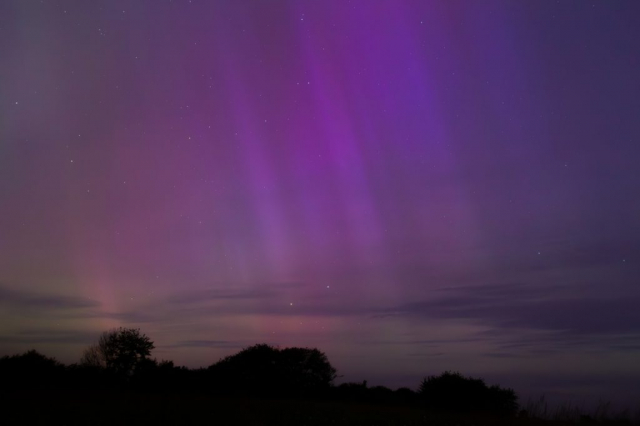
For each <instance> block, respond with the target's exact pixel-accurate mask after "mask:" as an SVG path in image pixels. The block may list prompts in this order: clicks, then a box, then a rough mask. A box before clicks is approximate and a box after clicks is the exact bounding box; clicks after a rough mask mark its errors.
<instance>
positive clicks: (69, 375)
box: [0, 328, 518, 416]
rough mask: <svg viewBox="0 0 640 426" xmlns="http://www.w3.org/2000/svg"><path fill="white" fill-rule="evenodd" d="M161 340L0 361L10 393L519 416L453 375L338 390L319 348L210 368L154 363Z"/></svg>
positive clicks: (492, 390)
mask: <svg viewBox="0 0 640 426" xmlns="http://www.w3.org/2000/svg"><path fill="white" fill-rule="evenodd" d="M153 348H154V345H153V342H152V341H151V340H150V339H149V338H148V337H147V336H145V335H144V334H140V332H139V330H136V329H124V328H120V329H115V330H110V331H108V332H105V333H103V334H102V335H101V336H100V339H99V341H98V343H97V344H96V345H92V346H90V347H89V348H87V350H85V352H84V354H83V356H82V359H81V361H80V362H79V363H77V364H72V365H64V364H62V363H60V362H58V361H56V360H55V359H54V358H49V357H46V356H45V355H42V354H40V353H39V352H36V351H35V350H31V351H28V352H26V353H24V354H20V355H13V356H5V357H2V358H0V383H2V384H3V386H2V387H3V388H4V390H5V391H6V390H8V389H15V390H29V391H33V390H66V391H82V392H86V391H92V390H93V391H128V392H138V393H154V394H156V393H161V394H198V395H215V396H222V397H250V398H280V399H281V398H288V399H296V398H304V399H323V400H336V401H346V402H356V403H368V404H388V405H411V406H421V407H424V408H426V409H429V410H431V411H443V412H457V413H488V414H492V415H505V416H510V415H515V414H516V413H517V411H518V403H517V400H518V397H517V395H516V393H515V392H514V391H513V390H511V389H505V388H501V387H499V386H487V385H486V384H485V382H484V381H483V380H481V379H474V378H469V377H464V376H462V375H460V374H459V373H453V372H445V373H443V374H441V375H440V376H430V377H426V378H424V379H423V381H422V383H421V384H420V386H419V388H418V390H417V391H414V390H411V389H409V388H400V389H397V390H392V389H389V388H387V387H384V386H374V387H369V386H368V385H367V382H366V381H365V382H363V383H343V384H340V385H335V384H334V380H335V379H336V377H337V375H336V370H335V368H333V366H332V365H331V364H330V362H329V360H328V359H327V357H326V355H325V354H324V353H323V352H321V351H320V350H318V349H309V348H285V349H279V348H276V347H272V346H269V345H266V344H258V345H254V346H251V347H248V348H245V349H243V350H241V351H240V352H238V353H236V354H234V355H231V356H228V357H226V358H223V359H221V360H219V361H218V362H216V363H214V364H212V365H211V366H209V367H208V368H199V369H189V368H186V367H179V366H176V365H174V363H173V362H172V361H157V360H155V359H152V358H150V353H151V350H152V349H153Z"/></svg>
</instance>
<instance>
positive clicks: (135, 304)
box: [0, 0, 640, 401]
mask: <svg viewBox="0 0 640 426" xmlns="http://www.w3.org/2000/svg"><path fill="white" fill-rule="evenodd" d="M639 18H640V3H637V2H633V1H619V2H608V1H563V2H559V3H557V2H551V1H547V2H540V1H519V2H512V1H506V0H505V1H481V2H480V1H476V2H467V1H464V2H462V1H422V0H420V1H418V0H415V1H410V0H407V1H396V0H393V1H391V0H390V1H382V0H371V1H364V0H363V1H348V0H344V1H338V0H335V1H333V0H327V1H249V0H245V1H236V0H234V1H231V0H229V1H204V0H191V1H188V0H173V1H170V0H157V1H156V0H154V1H151V0H136V1H133V0H109V1H106V0H105V1H98V0H96V1H93V0H92V1H81V0H57V1H49V0H42V1H39V0H26V1H18V0H7V1H2V2H0V208H1V211H2V214H0V355H2V354H10V353H15V352H19V351H23V350H26V349H30V348H33V347H35V348H37V349H38V350H40V351H42V352H44V353H46V354H48V355H52V356H56V357H58V358H59V359H60V360H62V361H64V362H75V361H77V360H78V359H79V357H80V354H81V351H82V349H83V348H84V347H85V346H86V345H88V344H90V343H92V342H93V341H94V340H95V339H96V338H97V335H98V334H99V332H100V331H102V330H105V329H108V328H111V327H116V326H128V327H139V328H141V329H142V331H143V332H145V333H146V334H147V335H149V336H150V337H151V338H152V339H153V340H154V341H155V342H156V346H157V349H156V350H155V352H154V355H155V356H156V357H157V358H158V359H163V358H164V359H173V360H174V361H175V362H176V363H178V364H185V365H187V366H191V367H197V366H205V365H209V364H211V363H212V362H214V361H216V360H217V359H218V358H220V357H221V356H224V355H228V354H230V353H233V352H235V351H237V350H239V349H240V348H242V347H244V346H247V345H250V344H253V343H258V342H267V343H271V344H276V345H281V346H291V345H296V346H313V347H318V348H320V349H321V350H323V351H325V352H326V353H327V355H328V356H329V359H330V360H331V361H332V363H333V364H334V365H335V366H336V367H337V368H338V370H339V373H340V374H342V375H343V376H344V377H342V378H341V380H346V381H360V380H363V379H367V380H368V381H369V383H371V384H382V385H387V386H391V387H397V386H409V387H416V386H417V385H418V383H419V381H420V379H421V377H423V376H424V375H427V374H437V373H440V372H442V371H443V370H445V369H452V370H459V371H461V372H462V373H464V374H469V375H479V376H482V377H484V378H486V379H487V381H489V382H492V383H493V382H496V383H499V384H501V385H505V386H513V387H515V389H516V390H517V391H518V392H519V393H521V394H522V395H525V396H526V395H534V394H536V393H542V392H546V393H547V394H548V395H551V396H557V397H559V398H573V399H575V400H577V401H582V400H589V399H590V398H591V399H593V398H598V397H600V396H602V397H605V398H606V397H611V398H616V399H617V400H620V401H622V400H624V399H625V398H627V399H628V400H629V401H631V400H632V399H633V398H635V400H636V401H638V400H640V385H639V383H640V364H638V362H637V359H638V356H639V355H640V309H637V306H640V286H639V283H640V278H639V277H640V219H639V218H640V199H639V197H638V194H640V138H639V136H640V78H639V76H640V26H638V25H637V22H638V19H639Z"/></svg>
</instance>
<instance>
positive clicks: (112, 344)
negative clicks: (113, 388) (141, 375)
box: [80, 327, 155, 375]
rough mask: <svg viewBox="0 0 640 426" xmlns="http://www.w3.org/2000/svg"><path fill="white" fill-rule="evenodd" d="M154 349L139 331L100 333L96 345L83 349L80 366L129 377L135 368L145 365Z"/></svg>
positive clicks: (115, 330)
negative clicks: (101, 369)
mask: <svg viewBox="0 0 640 426" xmlns="http://www.w3.org/2000/svg"><path fill="white" fill-rule="evenodd" d="M154 347H155V346H154V345H153V342H152V341H151V339H149V338H148V337H147V336H146V335H144V334H140V330H139V329H134V328H122V327H120V328H118V329H113V330H109V331H105V332H104V333H102V335H101V336H100V338H99V339H98V343H97V344H94V345H91V346H89V347H88V348H87V349H85V351H84V353H83V355H82V358H81V360H80V364H81V365H83V366H86V367H94V368H105V369H107V370H110V371H112V372H115V373H118V374H122V375H131V374H132V373H133V372H134V370H135V369H136V368H140V367H142V366H144V365H147V363H148V361H149V360H148V357H149V356H150V355H151V350H152V349H153V348H154Z"/></svg>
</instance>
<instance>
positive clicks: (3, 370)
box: [0, 350, 65, 389]
mask: <svg viewBox="0 0 640 426" xmlns="http://www.w3.org/2000/svg"><path fill="white" fill-rule="evenodd" d="M64 373H65V367H64V365H63V364H61V363H59V362H58V361H56V360H55V358H48V357H46V356H44V355H42V354H41V353H39V352H37V351H35V350H30V351H28V352H25V353H24V354H21V355H13V356H4V357H2V358H0V377H1V378H2V380H1V381H2V384H3V385H4V386H3V387H9V386H10V387H12V388H19V389H34V388H51V387H54V386H58V385H59V384H60V382H61V381H62V380H63V378H64Z"/></svg>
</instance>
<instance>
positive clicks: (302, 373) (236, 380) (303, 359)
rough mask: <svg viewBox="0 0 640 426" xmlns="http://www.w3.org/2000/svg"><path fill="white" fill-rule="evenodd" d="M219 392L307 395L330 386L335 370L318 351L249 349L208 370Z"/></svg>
mask: <svg viewBox="0 0 640 426" xmlns="http://www.w3.org/2000/svg"><path fill="white" fill-rule="evenodd" d="M208 372H209V374H210V375H211V381H212V382H213V383H214V385H215V386H216V390H218V391H219V392H225V393H233V394H248V395H278V396H283V395H289V396H294V395H310V394H316V393H319V392H322V391H323V390H326V389H328V388H329V387H330V386H331V383H332V382H333V380H334V378H335V377H336V370H335V368H333V367H332V366H331V364H330V363H329V361H328V360H327V357H326V355H325V354H324V353H322V352H320V351H319V350H318V349H308V348H287V349H278V348H274V347H271V346H269V345H266V344H258V345H254V346H251V347H248V348H246V349H244V350H242V351H240V352H239V353H237V354H235V355H231V356H228V357H226V358H223V359H222V360H220V361H218V362H217V363H215V364H214V365H212V366H211V367H209V369H208Z"/></svg>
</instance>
